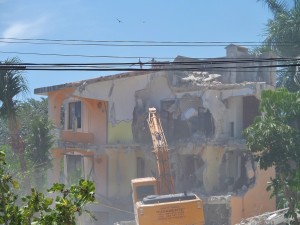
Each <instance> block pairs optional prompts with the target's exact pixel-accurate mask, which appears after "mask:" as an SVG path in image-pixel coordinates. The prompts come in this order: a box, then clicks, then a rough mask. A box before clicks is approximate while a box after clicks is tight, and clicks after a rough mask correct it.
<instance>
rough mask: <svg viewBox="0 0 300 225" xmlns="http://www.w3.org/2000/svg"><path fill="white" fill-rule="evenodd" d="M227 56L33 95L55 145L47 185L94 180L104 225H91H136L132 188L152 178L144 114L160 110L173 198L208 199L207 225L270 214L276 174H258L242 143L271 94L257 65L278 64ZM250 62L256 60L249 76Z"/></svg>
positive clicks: (237, 51) (269, 71) (240, 52)
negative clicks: (45, 102) (43, 101)
mask: <svg viewBox="0 0 300 225" xmlns="http://www.w3.org/2000/svg"><path fill="white" fill-rule="evenodd" d="M226 51H227V54H226V57H223V58H217V59H211V60H210V64H209V65H208V64H207V63H202V61H201V60H198V59H191V58H187V57H182V56H179V57H177V58H176V59H175V60H174V62H172V63H170V64H168V69H166V70H164V69H162V67H163V66H165V65H162V66H161V65H159V64H157V65H156V67H155V65H154V66H153V68H156V69H157V70H155V69H154V70H153V71H143V72H128V73H121V74H116V75H110V76H103V77H99V78H95V79H90V80H85V81H80V82H76V83H67V84H62V85H56V86H50V87H42V88H38V89H35V94H40V95H47V96H48V99H49V116H50V118H51V120H52V121H53V123H54V125H55V127H56V129H55V131H56V135H57V138H58V141H57V144H56V146H55V147H54V148H53V149H52V156H53V170H52V176H51V182H65V183H71V182H74V181H76V179H78V178H80V177H83V178H86V179H91V180H93V181H94V182H95V184H96V196H97V199H98V201H99V204H98V205H95V206H93V207H91V209H90V210H91V211H92V212H93V214H94V215H95V216H96V217H97V218H98V219H99V220H98V221H97V223H95V224H105V225H106V224H112V223H113V222H115V221H121V220H131V219H133V218H134V215H133V208H132V199H131V189H130V181H131V179H133V178H137V177H146V176H155V159H154V155H153V153H152V152H151V151H152V147H151V137H150V134H149V131H148V127H147V122H146V117H147V110H148V108H149V107H155V108H157V109H158V111H159V115H160V118H161V122H162V125H163V129H164V131H165V136H166V138H167V140H168V143H169V147H170V159H171V171H172V175H173V177H174V181H175V187H176V190H177V191H178V192H181V191H193V192H195V193H197V194H198V195H199V196H200V197H201V198H202V199H203V200H204V204H205V220H206V224H235V223H238V222H240V221H241V220H242V219H243V218H248V217H251V216H254V215H258V214H262V213H264V212H267V211H274V210H275V200H274V199H271V200H270V199H269V194H268V193H267V192H266V186H267V182H268V181H269V178H270V177H271V176H274V173H275V171H274V169H269V170H267V171H262V170H260V169H259V168H258V166H257V164H256V163H255V162H254V160H253V158H252V156H251V154H249V152H248V151H247V148H246V144H245V140H244V139H243V136H242V131H243V129H245V128H246V127H248V126H249V125H250V124H251V123H252V122H253V120H254V118H255V117H256V116H257V115H259V112H258V107H259V102H260V96H261V92H262V91H263V90H266V89H273V88H274V86H275V70H274V69H273V68H272V67H261V66H260V65H273V64H272V63H273V62H272V61H265V60H260V59H265V58H272V57H273V55H272V54H270V53H265V54H263V55H260V56H253V55H251V54H249V53H248V50H247V49H246V48H244V47H241V46H236V45H229V46H227V48H226ZM220 59H222V60H224V62H223V64H222V67H220V66H219V65H220ZM233 59H235V60H233ZM236 59H241V61H237V60H236ZM245 59H255V60H252V62H250V64H251V65H252V66H251V67H249V61H247V62H244V61H243V60H245ZM178 62H180V63H178ZM183 62H188V63H186V64H184V63H183ZM214 62H218V63H219V64H218V66H216V65H215V64H214ZM195 65H197V68H196V69H195ZM237 65H238V66H237ZM244 65H246V66H245V68H244V69H243V70H239V69H238V68H239V67H240V68H242V67H243V66H244ZM158 67H159V68H160V69H159V68H158ZM227 67H228V68H227ZM246 67H247V68H248V67H249V69H247V68H246ZM179 68H180V69H179ZM191 68H192V69H191ZM89 224H93V222H92V221H91V222H90V223H89Z"/></svg>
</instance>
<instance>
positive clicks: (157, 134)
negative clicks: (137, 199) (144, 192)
mask: <svg viewBox="0 0 300 225" xmlns="http://www.w3.org/2000/svg"><path fill="white" fill-rule="evenodd" d="M148 125H149V130H150V133H151V137H152V142H153V148H154V150H153V152H154V154H155V157H156V166H157V183H158V185H157V186H158V193H159V194H160V195H164V194H174V193H175V188H174V181H173V177H172V175H171V169H170V160H169V150H168V144H167V141H166V138H165V135H164V132H163V129H162V126H161V123H160V119H159V118H158V116H157V115H156V109H155V108H149V117H148Z"/></svg>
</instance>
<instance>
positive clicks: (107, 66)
mask: <svg viewBox="0 0 300 225" xmlns="http://www.w3.org/2000/svg"><path fill="white" fill-rule="evenodd" d="M189 63H191V62H189ZM130 65H132V66H135V67H131V66H130ZM153 65H154V66H153ZM138 66H139V65H138V63H135V64H132V63H96V64H37V63H27V64H26V63H20V64H0V70H49V71H51V70H54V71H220V70H223V71H229V70H239V69H242V70H244V71H245V72H249V71H248V69H260V68H277V67H279V68H289V67H295V66H300V63H295V64H277V65H273V64H271V65H233V66H222V65H221V66H220V65H209V66H206V65H202V64H196V63H192V64H187V63H186V62H184V63H182V62H181V63H177V64H173V63H168V64H166V63H165V64H163V63H162V64H158V65H156V66H155V64H151V63H149V64H148V67H147V68H142V67H140V68H137V67H138Z"/></svg>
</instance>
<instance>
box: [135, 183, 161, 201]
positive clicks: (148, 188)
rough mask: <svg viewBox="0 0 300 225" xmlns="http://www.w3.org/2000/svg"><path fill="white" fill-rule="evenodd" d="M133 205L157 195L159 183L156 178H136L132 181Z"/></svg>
mask: <svg viewBox="0 0 300 225" xmlns="http://www.w3.org/2000/svg"><path fill="white" fill-rule="evenodd" d="M131 188H132V199H133V204H135V203H136V202H138V201H142V200H143V198H145V197H147V196H149V195H157V194H158V193H157V182H156V179H155V178H154V177H144V178H136V179H133V180H131Z"/></svg>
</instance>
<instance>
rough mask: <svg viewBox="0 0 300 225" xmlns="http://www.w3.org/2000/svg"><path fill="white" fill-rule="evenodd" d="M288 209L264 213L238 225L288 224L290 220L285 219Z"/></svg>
mask: <svg viewBox="0 0 300 225" xmlns="http://www.w3.org/2000/svg"><path fill="white" fill-rule="evenodd" d="M287 210H288V209H287V208H285V209H281V210H278V211H274V212H268V213H264V214H262V215H258V216H255V217H250V218H248V219H244V220H242V221H241V222H240V223H239V224H236V225H283V224H286V223H288V219H287V218H285V217H284V214H285V213H286V212H287Z"/></svg>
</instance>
